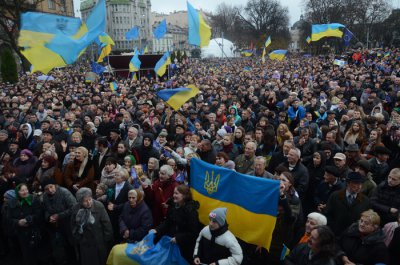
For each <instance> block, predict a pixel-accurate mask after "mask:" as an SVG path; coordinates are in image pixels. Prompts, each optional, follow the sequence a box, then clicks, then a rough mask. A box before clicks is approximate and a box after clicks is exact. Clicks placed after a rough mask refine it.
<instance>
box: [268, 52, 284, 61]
mask: <svg viewBox="0 0 400 265" xmlns="http://www.w3.org/2000/svg"><path fill="white" fill-rule="evenodd" d="M286 53H287V50H275V51H272V52H271V53H270V54H269V58H270V59H271V60H279V61H282V60H283V59H285V56H286Z"/></svg>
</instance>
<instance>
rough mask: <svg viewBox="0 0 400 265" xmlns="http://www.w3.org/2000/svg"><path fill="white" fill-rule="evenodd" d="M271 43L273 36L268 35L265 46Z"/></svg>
mask: <svg viewBox="0 0 400 265" xmlns="http://www.w3.org/2000/svg"><path fill="white" fill-rule="evenodd" d="M269 45H271V36H269V37H268V39H267V40H266V41H265V44H264V46H265V48H268V46H269Z"/></svg>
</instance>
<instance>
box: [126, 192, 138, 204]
mask: <svg viewBox="0 0 400 265" xmlns="http://www.w3.org/2000/svg"><path fill="white" fill-rule="evenodd" d="M128 201H129V205H130V206H131V207H135V206H136V203H137V195H136V194H135V193H134V192H130V193H128Z"/></svg>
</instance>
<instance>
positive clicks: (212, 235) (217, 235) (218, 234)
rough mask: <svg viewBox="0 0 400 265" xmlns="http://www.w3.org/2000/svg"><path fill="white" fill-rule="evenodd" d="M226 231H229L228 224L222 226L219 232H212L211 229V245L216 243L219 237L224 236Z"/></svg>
mask: <svg viewBox="0 0 400 265" xmlns="http://www.w3.org/2000/svg"><path fill="white" fill-rule="evenodd" d="M226 231H228V224H227V223H225V225H223V226H221V227H220V228H218V229H217V230H211V229H210V233H211V244H214V243H215V239H216V238H217V237H219V236H220V235H222V234H224V233H225V232H226Z"/></svg>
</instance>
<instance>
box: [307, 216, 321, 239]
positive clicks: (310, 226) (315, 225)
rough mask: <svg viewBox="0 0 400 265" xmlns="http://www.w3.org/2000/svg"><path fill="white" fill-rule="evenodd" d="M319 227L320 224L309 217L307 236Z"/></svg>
mask: <svg viewBox="0 0 400 265" xmlns="http://www.w3.org/2000/svg"><path fill="white" fill-rule="evenodd" d="M317 226H318V223H317V222H316V221H315V220H314V219H312V218H310V217H308V218H307V222H306V234H307V235H310V233H311V231H312V230H313V229H314V228H315V227H317Z"/></svg>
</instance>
